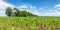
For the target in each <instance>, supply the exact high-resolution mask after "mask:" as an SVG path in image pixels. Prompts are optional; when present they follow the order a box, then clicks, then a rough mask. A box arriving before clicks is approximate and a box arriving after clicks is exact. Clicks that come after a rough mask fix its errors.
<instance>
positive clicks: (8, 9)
mask: <svg viewBox="0 0 60 30" xmlns="http://www.w3.org/2000/svg"><path fill="white" fill-rule="evenodd" d="M5 14H6V15H7V16H9V17H10V16H11V15H12V8H10V7H7V8H6V13H5Z"/></svg>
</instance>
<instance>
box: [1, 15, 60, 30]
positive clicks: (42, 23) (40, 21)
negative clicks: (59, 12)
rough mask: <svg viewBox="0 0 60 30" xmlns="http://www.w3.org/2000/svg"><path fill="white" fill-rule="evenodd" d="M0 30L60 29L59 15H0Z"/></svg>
mask: <svg viewBox="0 0 60 30" xmlns="http://www.w3.org/2000/svg"><path fill="white" fill-rule="evenodd" d="M0 30H60V17H57V16H56V17H54V16H40V17H0Z"/></svg>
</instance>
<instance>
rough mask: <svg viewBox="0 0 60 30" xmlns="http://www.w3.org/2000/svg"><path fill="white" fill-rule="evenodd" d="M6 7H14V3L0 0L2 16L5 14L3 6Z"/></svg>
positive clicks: (0, 14) (0, 13)
mask: <svg viewBox="0 0 60 30" xmlns="http://www.w3.org/2000/svg"><path fill="white" fill-rule="evenodd" d="M6 7H11V8H13V7H15V6H14V5H12V4H10V3H7V2H5V1H3V0H0V16H4V15H5V8H6Z"/></svg>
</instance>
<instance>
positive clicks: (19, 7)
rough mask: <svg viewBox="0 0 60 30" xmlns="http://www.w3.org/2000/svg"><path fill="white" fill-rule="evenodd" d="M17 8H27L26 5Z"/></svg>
mask: <svg viewBox="0 0 60 30" xmlns="http://www.w3.org/2000/svg"><path fill="white" fill-rule="evenodd" d="M18 8H28V6H27V5H20V6H18Z"/></svg>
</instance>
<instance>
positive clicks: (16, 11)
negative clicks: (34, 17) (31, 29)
mask: <svg viewBox="0 0 60 30" xmlns="http://www.w3.org/2000/svg"><path fill="white" fill-rule="evenodd" d="M13 10H14V11H15V12H14V13H15V15H16V16H18V17H19V16H20V15H19V13H20V11H19V9H17V8H14V9H13Z"/></svg>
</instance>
